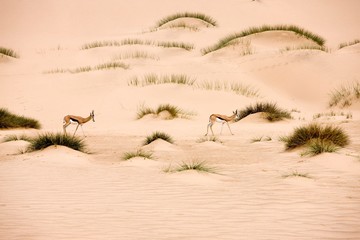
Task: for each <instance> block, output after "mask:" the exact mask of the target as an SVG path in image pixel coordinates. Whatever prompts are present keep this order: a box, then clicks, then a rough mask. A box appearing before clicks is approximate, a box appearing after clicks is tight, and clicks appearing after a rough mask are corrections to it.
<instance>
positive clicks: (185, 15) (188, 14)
mask: <svg viewBox="0 0 360 240" xmlns="http://www.w3.org/2000/svg"><path fill="white" fill-rule="evenodd" d="M179 18H195V19H199V20H201V21H203V22H205V23H206V24H207V25H209V26H214V27H215V26H217V23H216V21H215V20H214V19H213V18H211V17H209V16H207V15H205V14H203V13H192V12H183V13H176V14H173V15H169V16H167V17H164V18H162V19H161V20H159V21H158V22H157V24H156V26H155V27H156V28H159V27H161V26H163V25H165V24H167V23H169V22H171V21H174V20H176V19H179Z"/></svg>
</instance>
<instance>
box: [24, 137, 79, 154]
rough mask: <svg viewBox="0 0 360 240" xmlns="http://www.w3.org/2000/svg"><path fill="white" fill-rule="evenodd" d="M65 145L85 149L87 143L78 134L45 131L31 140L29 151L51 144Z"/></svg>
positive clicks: (75, 148)
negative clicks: (70, 134)
mask: <svg viewBox="0 0 360 240" xmlns="http://www.w3.org/2000/svg"><path fill="white" fill-rule="evenodd" d="M57 145H61V146H65V147H69V148H72V149H74V150H77V151H81V152H84V151H85V143H84V141H83V140H82V139H80V138H78V137H76V136H69V135H66V134H62V133H56V134H55V133H43V134H39V135H38V136H37V137H34V138H32V139H31V141H30V146H29V148H28V149H27V151H29V152H32V151H37V150H42V149H44V148H47V147H49V146H57Z"/></svg>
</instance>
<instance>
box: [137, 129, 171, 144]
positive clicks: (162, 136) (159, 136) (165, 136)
mask: <svg viewBox="0 0 360 240" xmlns="http://www.w3.org/2000/svg"><path fill="white" fill-rule="evenodd" d="M158 139H162V140H164V141H166V142H168V143H171V144H173V143H174V140H173V138H172V137H171V136H170V135H169V134H167V133H164V132H158V131H156V132H154V133H152V134H151V135H149V136H147V137H146V139H145V141H144V143H143V145H144V146H145V145H148V144H150V143H152V142H153V141H156V140H158Z"/></svg>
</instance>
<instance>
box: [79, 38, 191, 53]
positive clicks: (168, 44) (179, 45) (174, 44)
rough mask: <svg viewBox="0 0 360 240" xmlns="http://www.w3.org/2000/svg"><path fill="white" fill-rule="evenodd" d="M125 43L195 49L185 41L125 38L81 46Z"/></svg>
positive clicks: (114, 45)
mask: <svg viewBox="0 0 360 240" xmlns="http://www.w3.org/2000/svg"><path fill="white" fill-rule="evenodd" d="M124 45H148V46H156V47H164V48H182V49H185V50H187V51H190V50H192V49H194V45H193V44H190V43H184V42H170V41H169V42H156V41H151V40H142V39H124V40H121V41H95V42H91V43H86V44H84V45H82V46H81V50H87V49H92V48H98V47H120V46H124Z"/></svg>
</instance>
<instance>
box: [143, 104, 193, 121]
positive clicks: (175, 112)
mask: <svg viewBox="0 0 360 240" xmlns="http://www.w3.org/2000/svg"><path fill="white" fill-rule="evenodd" d="M163 112H167V113H168V114H169V116H168V118H166V119H167V120H170V119H174V118H189V116H190V115H194V114H193V113H190V112H186V111H184V110H182V109H180V108H179V107H176V106H174V105H171V104H161V105H159V106H158V107H157V109H152V108H149V107H146V106H144V105H141V106H140V107H139V108H138V111H137V119H141V118H143V117H144V116H146V115H148V114H155V115H160V114H161V113H163Z"/></svg>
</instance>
